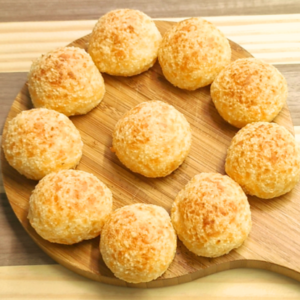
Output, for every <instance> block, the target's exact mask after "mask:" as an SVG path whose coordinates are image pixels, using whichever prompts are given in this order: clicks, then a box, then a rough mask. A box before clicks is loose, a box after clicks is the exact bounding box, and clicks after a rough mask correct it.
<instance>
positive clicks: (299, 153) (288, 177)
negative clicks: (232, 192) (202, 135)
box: [225, 122, 300, 199]
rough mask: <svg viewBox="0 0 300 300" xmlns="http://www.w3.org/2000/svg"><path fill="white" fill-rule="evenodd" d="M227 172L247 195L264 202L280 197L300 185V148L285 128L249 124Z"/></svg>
mask: <svg viewBox="0 0 300 300" xmlns="http://www.w3.org/2000/svg"><path fill="white" fill-rule="evenodd" d="M225 170H226V173H227V174H228V175H229V176H230V177H231V178H232V179H233V180H235V181H236V182H237V183H238V184H239V185H240V186H241V187H242V188H243V190H244V191H245V193H246V194H249V195H253V196H257V197H259V198H264V199H269V198H274V197H278V196H281V195H283V194H285V193H287V192H289V191H290V190H291V189H292V188H293V187H294V186H295V185H296V183H297V182H298V181H299V178H300V148H299V146H298V145H297V144H296V141H295V138H294V137H293V136H292V134H291V133H290V132H289V131H288V130H287V129H285V128H284V127H283V126H280V125H278V124H275V123H268V122H256V123H252V124H248V125H246V126H245V127H243V128H242V129H241V130H240V131H239V132H238V133H237V134H236V135H235V136H234V137H233V139H232V141H231V144H230V146H229V148H228V151H227V157H226V163H225Z"/></svg>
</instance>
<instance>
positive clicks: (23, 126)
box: [2, 108, 83, 180]
mask: <svg viewBox="0 0 300 300" xmlns="http://www.w3.org/2000/svg"><path fill="white" fill-rule="evenodd" d="M2 147H3V151H4V154H5V157H6V159H7V161H8V163H9V164H10V165H11V166H12V167H13V168H15V169H16V170H17V171H18V172H19V173H21V174H22V175H24V176H26V177H27V178H29V179H34V180H40V179H41V178H43V177H44V176H45V175H47V174H49V173H51V172H56V171H59V170H62V169H72V168H74V167H76V166H77V164H78V163H79V161H80V159H81V156H82V147H83V143H82V141H81V136H80V133H79V131H78V130H77V129H76V127H75V126H74V124H73V123H72V122H71V121H70V120H69V118H68V117H66V116H65V115H63V114H61V113H58V112H57V111H54V110H50V109H46V108H35V109H31V110H25V111H22V112H21V113H19V114H18V115H17V116H16V117H14V118H13V119H12V120H10V121H9V122H8V125H7V128H6V131H5V133H4V136H3V143H2Z"/></svg>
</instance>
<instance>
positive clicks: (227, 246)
mask: <svg viewBox="0 0 300 300" xmlns="http://www.w3.org/2000/svg"><path fill="white" fill-rule="evenodd" d="M171 219H172V223H173V226H174V228H175V231H176V233H177V235H178V237H179V239H180V240H181V241H182V242H183V244H184V245H185V246H186V247H187V248H188V249H189V250H190V251H191V252H193V253H195V254H196V255H199V256H204V257H218V256H221V255H224V254H227V253H228V252H229V251H231V250H232V249H234V248H238V247H239V246H241V244H242V243H243V242H244V241H245V239H246V238H247V237H248V234H249V232H250V230H251V227H252V222H251V212H250V206H249V203H248V200H247V197H246V195H245V193H244V192H243V190H242V189H241V187H240V186H239V185H238V184H237V183H236V182H234V181H233V180H232V179H231V178H230V177H228V176H224V175H221V174H218V173H201V174H198V175H196V176H194V177H193V178H192V179H191V180H190V181H189V182H188V184H187V185H186V186H185V187H184V188H183V189H182V190H181V191H180V192H179V194H178V195H177V197H176V199H175V201H174V203H173V206H172V211H171Z"/></svg>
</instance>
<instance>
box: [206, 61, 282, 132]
mask: <svg viewBox="0 0 300 300" xmlns="http://www.w3.org/2000/svg"><path fill="white" fill-rule="evenodd" d="M211 97H212V100H213V102H214V104H215V106H216V108H217V110H218V112H219V113H220V115H221V116H222V117H223V118H224V119H225V120H226V121H227V122H228V123H230V124H231V125H233V126H236V127H238V128H241V127H243V126H245V125H247V124H248V123H252V122H259V121H266V122H270V121H272V120H273V119H274V118H275V117H276V116H277V115H278V113H279V112H280V111H281V109H282V107H283V105H284V104H285V102H286V98H287V83H286V80H285V78H284V77H283V76H282V74H281V73H280V72H279V71H278V70H277V69H276V68H275V67H273V66H272V65H270V64H268V63H265V62H263V61H260V60H258V59H255V58H243V59H238V60H236V61H235V62H233V63H231V64H230V65H228V66H227V67H226V68H225V69H223V70H222V71H221V72H220V74H219V75H218V76H217V77H216V79H215V80H214V82H213V84H212V85H211Z"/></svg>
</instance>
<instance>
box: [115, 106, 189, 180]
mask: <svg viewBox="0 0 300 300" xmlns="http://www.w3.org/2000/svg"><path fill="white" fill-rule="evenodd" d="M190 147H191V129H190V125H189V123H188V122H187V120H186V119H185V117H184V115H183V114H181V113H180V112H179V111H177V110H176V109H175V108H174V107H173V106H171V105H169V104H167V103H164V102H161V101H149V102H143V103H141V104H139V105H138V106H136V107H134V108H133V109H131V110H130V111H129V112H127V113H126V114H125V115H124V116H123V117H122V118H121V119H120V120H119V121H118V123H117V124H116V126H115V129H114V132H113V151H114V152H115V153H116V155H117V156H118V158H119V159H120V161H121V162H122V163H123V164H124V165H125V166H126V167H127V168H129V169H130V170H131V171H133V172H136V173H139V174H142V175H144V176H146V177H164V176H167V175H168V174H170V173H171V172H173V171H174V170H175V169H177V168H178V167H179V166H180V165H181V164H182V162H183V161H184V160H185V158H186V157H187V155H188V153H189V150H190Z"/></svg>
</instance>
